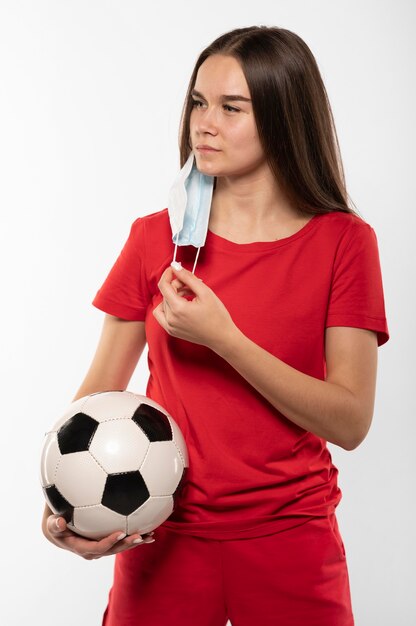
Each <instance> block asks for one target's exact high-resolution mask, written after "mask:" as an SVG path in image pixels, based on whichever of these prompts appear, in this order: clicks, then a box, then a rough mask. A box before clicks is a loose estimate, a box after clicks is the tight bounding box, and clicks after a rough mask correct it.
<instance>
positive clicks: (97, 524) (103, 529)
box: [68, 504, 127, 539]
mask: <svg viewBox="0 0 416 626" xmlns="http://www.w3.org/2000/svg"><path fill="white" fill-rule="evenodd" d="M68 527H69V528H71V529H74V530H76V531H77V532H81V533H82V534H83V536H84V537H88V538H89V539H100V538H101V537H103V536H104V535H110V534H111V533H113V532H114V528H117V529H120V531H124V532H125V533H127V530H126V529H127V519H126V516H125V515H120V514H119V513H116V512H115V511H111V510H110V509H108V508H107V507H106V506H103V505H102V504H97V505H96V506H86V507H82V508H76V509H74V526H71V525H69V524H68Z"/></svg>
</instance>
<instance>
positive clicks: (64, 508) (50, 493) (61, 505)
mask: <svg viewBox="0 0 416 626" xmlns="http://www.w3.org/2000/svg"><path fill="white" fill-rule="evenodd" d="M43 491H44V493H45V497H46V500H47V501H48V503H49V504H50V508H51V509H52V510H53V511H55V512H56V514H57V515H61V516H62V517H64V518H65V520H66V522H67V523H70V522H71V523H72V516H73V513H74V507H73V506H72V504H70V503H69V502H68V500H66V499H65V498H64V497H63V495H62V494H61V493H60V492H59V491H58V490H57V488H56V487H55V485H50V486H49V487H44V489H43Z"/></svg>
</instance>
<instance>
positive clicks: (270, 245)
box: [205, 213, 321, 252]
mask: <svg viewBox="0 0 416 626" xmlns="http://www.w3.org/2000/svg"><path fill="white" fill-rule="evenodd" d="M320 215H321V214H320V213H316V214H315V215H313V216H312V217H311V219H310V220H309V221H308V222H306V224H305V225H304V226H302V228H300V230H298V231H297V232H296V233H293V235H289V236H288V237H282V238H281V239H277V240H276V241H252V242H251V243H236V242H235V241H230V240H229V239H225V237H221V235H217V234H216V233H213V232H212V231H211V230H209V229H208V231H207V236H206V240H205V247H208V248H209V247H211V248H217V249H220V250H226V251H227V250H228V251H230V252H261V251H263V250H272V249H274V248H280V246H285V245H287V244H288V243H291V242H292V241H295V240H296V239H299V238H300V237H303V236H304V235H305V234H306V233H307V232H309V231H310V230H311V229H312V228H313V227H314V226H315V225H316V223H317V221H318V220H317V219H316V218H317V217H320Z"/></svg>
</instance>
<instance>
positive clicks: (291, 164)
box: [179, 26, 358, 215]
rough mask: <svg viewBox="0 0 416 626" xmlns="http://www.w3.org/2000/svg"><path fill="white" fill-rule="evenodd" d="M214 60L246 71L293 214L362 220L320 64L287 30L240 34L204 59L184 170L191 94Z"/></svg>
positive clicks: (268, 152)
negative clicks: (338, 214) (230, 61)
mask: <svg viewBox="0 0 416 626" xmlns="http://www.w3.org/2000/svg"><path fill="white" fill-rule="evenodd" d="M212 54H224V55H229V56H233V57H235V59H236V60H237V61H238V62H239V63H240V65H241V68H242V70H243V72H244V76H245V79H246V81H247V85H248V88H249V90H250V94H251V99H252V105H253V112H254V118H255V121H256V125H257V131H258V134H259V139H260V142H261V145H262V147H263V150H264V154H265V156H266V159H267V162H268V164H269V167H270V169H271V171H272V172H273V174H274V176H275V178H276V180H277V182H278V184H279V185H280V187H281V188H282V189H283V190H284V192H285V193H286V195H287V196H288V197H289V199H290V200H291V202H292V203H293V204H294V206H296V207H297V208H298V209H299V211H300V212H301V213H303V214H317V213H329V212H331V211H344V212H346V213H354V214H355V215H357V214H358V213H357V212H356V211H355V210H354V209H352V208H350V206H349V204H348V200H349V195H348V194H347V190H346V185H345V176H344V168H343V165H342V159H341V154H340V148H339V143H338V137H337V133H336V129H335V124H334V118H333V114H332V110H331V106H330V103H329V99H328V95H327V92H326V89H325V85H324V83H323V80H322V77H321V74H320V72H319V69H318V65H317V63H316V60H315V57H314V56H313V54H312V52H311V50H310V49H309V48H308V46H307V45H306V43H305V42H304V41H303V40H302V39H301V38H300V37H299V36H298V35H296V34H295V33H293V32H291V31H290V30H286V29H284V28H278V27H274V26H273V27H268V26H248V27H246V28H236V29H235V30H232V31H229V32H228V33H225V34H223V35H221V36H220V37H218V38H217V39H215V40H214V41H213V42H212V43H211V44H210V45H209V46H207V47H206V48H205V49H204V50H203V51H202V52H201V54H200V55H199V57H198V60H197V61H196V64H195V67H194V70H193V72H192V76H191V78H190V81H189V86H188V91H187V94H186V98H185V103H184V106H183V109H182V116H181V124H180V131H179V148H180V166H181V168H182V167H183V165H184V164H185V162H186V160H187V159H188V157H189V154H190V152H191V145H190V143H189V137H190V124H189V122H190V115H191V111H192V98H191V91H192V89H193V88H194V85H195V81H196V75H197V72H198V69H199V67H200V66H201V65H202V63H203V62H204V61H205V59H207V57H209V56H211V55H212ZM351 204H352V206H354V207H355V205H354V203H353V202H352V201H351Z"/></svg>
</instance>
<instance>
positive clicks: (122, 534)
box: [117, 533, 127, 541]
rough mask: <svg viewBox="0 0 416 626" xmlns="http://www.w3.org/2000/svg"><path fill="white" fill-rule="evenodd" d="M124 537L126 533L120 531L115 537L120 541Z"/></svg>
mask: <svg viewBox="0 0 416 626" xmlns="http://www.w3.org/2000/svg"><path fill="white" fill-rule="evenodd" d="M124 537H127V535H126V533H121V535H119V536H118V537H117V541H121V540H122V539H124Z"/></svg>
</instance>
